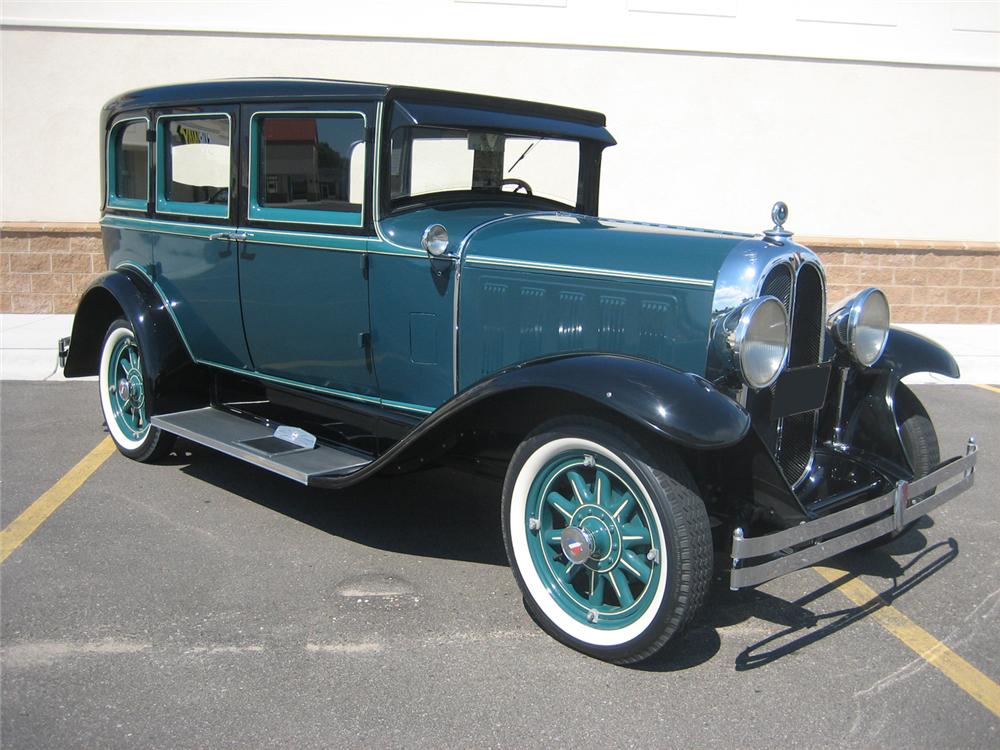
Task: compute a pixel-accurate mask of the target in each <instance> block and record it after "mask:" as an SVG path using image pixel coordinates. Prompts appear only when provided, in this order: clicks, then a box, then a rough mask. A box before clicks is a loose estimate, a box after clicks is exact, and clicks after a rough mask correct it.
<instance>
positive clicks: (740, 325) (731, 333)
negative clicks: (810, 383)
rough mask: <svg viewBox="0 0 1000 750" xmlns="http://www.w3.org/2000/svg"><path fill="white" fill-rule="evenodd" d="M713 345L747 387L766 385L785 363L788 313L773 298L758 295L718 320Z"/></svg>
mask: <svg viewBox="0 0 1000 750" xmlns="http://www.w3.org/2000/svg"><path fill="white" fill-rule="evenodd" d="M715 341H716V347H717V348H718V349H719V353H720V354H721V355H722V357H723V359H725V360H727V361H728V363H729V365H730V367H732V368H733V369H735V370H736V371H738V372H739V373H740V376H741V377H742V378H743V380H744V381H746V383H747V385H749V386H750V387H751V388H766V387H768V386H769V385H771V384H772V383H774V381H775V380H777V379H778V376H779V375H780V374H781V371H782V370H783V369H784V368H785V365H786V364H787V362H788V313H787V312H785V307H784V305H782V304H781V303H780V302H779V301H778V300H777V298H775V297H758V298H757V299H754V300H751V301H749V302H747V303H746V304H744V305H741V306H740V307H738V308H736V309H735V310H733V311H732V312H731V313H729V314H728V315H727V316H726V317H725V318H723V319H722V320H721V321H720V324H719V327H718V328H717V329H716V335H715Z"/></svg>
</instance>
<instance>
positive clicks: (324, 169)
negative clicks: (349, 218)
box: [257, 115, 365, 214]
mask: <svg viewBox="0 0 1000 750" xmlns="http://www.w3.org/2000/svg"><path fill="white" fill-rule="evenodd" d="M258 137H259V139H260V158H259V162H258V170H259V171H258V174H259V175H260V176H261V177H260V179H259V180H258V183H257V203H258V205H259V206H261V207H264V208H272V209H294V210H307V211H330V212H354V213H358V214H360V213H361V204H362V202H363V195H364V174H365V146H364V139H365V122H364V118H362V117H361V116H360V115H317V116H301V115H295V116H272V117H263V118H261V124H260V128H259V136H258Z"/></svg>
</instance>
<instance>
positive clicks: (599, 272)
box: [465, 217, 715, 288]
mask: <svg viewBox="0 0 1000 750" xmlns="http://www.w3.org/2000/svg"><path fill="white" fill-rule="evenodd" d="M505 218H507V217H505ZM465 260H466V262H467V263H472V264H474V265H478V266H498V267H502V268H519V269H522V270H529V271H550V272H552V273H574V274H583V275H585V276H603V277H610V278H616V279H633V280H635V281H655V282H660V283H666V284H683V285H685V286H701V287H708V288H711V287H713V286H714V285H715V281H714V280H712V279H692V278H688V277H685V276H664V275H661V274H654V273H638V272H635V271H619V270H613V269H607V268H589V267H587V266H568V265H562V264H558V263H537V262H535V261H530V260H512V259H509V258H490V257H487V256H482V255H472V256H469V257H468V258H466V259H465Z"/></svg>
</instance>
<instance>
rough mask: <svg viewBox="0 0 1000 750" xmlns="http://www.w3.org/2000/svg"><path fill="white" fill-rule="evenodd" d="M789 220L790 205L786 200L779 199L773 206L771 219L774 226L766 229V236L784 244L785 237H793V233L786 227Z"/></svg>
mask: <svg viewBox="0 0 1000 750" xmlns="http://www.w3.org/2000/svg"><path fill="white" fill-rule="evenodd" d="M787 220H788V206H787V205H786V204H785V202H784V201H778V202H777V203H775V204H774V205H773V206H771V221H773V222H774V226H773V227H771V228H770V229H767V230H765V231H764V237H765V238H767V239H768V240H771V241H772V242H775V243H776V244H779V245H780V244H782V240H783V239H784V238H785V237H791V236H792V233H791V232H789V231H788V230H787V229H785V222H786V221H787Z"/></svg>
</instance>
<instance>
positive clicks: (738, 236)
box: [594, 216, 761, 240]
mask: <svg viewBox="0 0 1000 750" xmlns="http://www.w3.org/2000/svg"><path fill="white" fill-rule="evenodd" d="M594 218H595V219H596V220H597V221H606V222H612V223H615V224H624V225H625V226H635V227H651V228H654V229H672V230H675V231H679V232H697V233H698V234H712V235H717V236H720V237H728V238H731V239H734V240H746V239H753V238H755V237H760V236H761V235H760V234H750V233H749V232H735V231H729V230H727V229H704V228H702V227H685V226H682V225H680V224H658V223H657V222H655V221H633V220H631V219H615V218H613V217H610V216H595V217H594Z"/></svg>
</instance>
